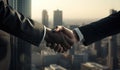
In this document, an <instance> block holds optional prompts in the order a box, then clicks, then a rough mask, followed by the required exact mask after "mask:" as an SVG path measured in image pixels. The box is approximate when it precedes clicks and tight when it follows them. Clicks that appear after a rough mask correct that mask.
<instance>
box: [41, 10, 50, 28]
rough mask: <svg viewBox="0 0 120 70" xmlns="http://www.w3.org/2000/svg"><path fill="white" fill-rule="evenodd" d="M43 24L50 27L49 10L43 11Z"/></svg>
mask: <svg viewBox="0 0 120 70" xmlns="http://www.w3.org/2000/svg"><path fill="white" fill-rule="evenodd" d="M42 24H44V25H45V26H47V27H49V23H48V13H47V10H43V11H42Z"/></svg>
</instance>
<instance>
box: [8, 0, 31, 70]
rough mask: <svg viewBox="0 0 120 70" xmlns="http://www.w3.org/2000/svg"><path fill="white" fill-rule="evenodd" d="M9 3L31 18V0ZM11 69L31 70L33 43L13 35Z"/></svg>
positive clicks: (14, 0) (10, 0) (11, 0)
mask: <svg viewBox="0 0 120 70" xmlns="http://www.w3.org/2000/svg"><path fill="white" fill-rule="evenodd" d="M9 4H10V5H11V6H12V7H13V8H14V9H16V10H17V11H18V12H20V13H22V14H23V15H24V16H26V17H29V18H31V0H9ZM11 53H12V54H11V64H10V70H31V44H29V43H28V42H25V41H23V40H21V39H18V38H16V37H14V36H11Z"/></svg>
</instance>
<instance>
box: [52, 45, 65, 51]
mask: <svg viewBox="0 0 120 70" xmlns="http://www.w3.org/2000/svg"><path fill="white" fill-rule="evenodd" d="M54 51H56V52H62V51H63V48H62V47H61V45H60V44H58V45H57V46H56V47H55V48H54Z"/></svg>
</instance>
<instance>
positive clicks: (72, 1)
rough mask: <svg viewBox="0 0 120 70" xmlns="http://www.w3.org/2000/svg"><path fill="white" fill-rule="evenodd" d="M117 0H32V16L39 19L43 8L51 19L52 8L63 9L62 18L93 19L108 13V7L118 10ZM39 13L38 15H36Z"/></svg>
mask: <svg viewBox="0 0 120 70" xmlns="http://www.w3.org/2000/svg"><path fill="white" fill-rule="evenodd" d="M119 3H120V1H119V0H114V1H113V0H92V1H91V0H32V18H33V19H37V20H38V19H41V14H39V13H41V12H42V10H43V9H46V10H47V11H48V15H49V16H50V20H53V13H54V10H56V9H60V10H62V11H63V18H64V19H95V18H103V17H106V16H108V15H109V10H110V9H115V10H120V4H119ZM38 14H39V15H38Z"/></svg>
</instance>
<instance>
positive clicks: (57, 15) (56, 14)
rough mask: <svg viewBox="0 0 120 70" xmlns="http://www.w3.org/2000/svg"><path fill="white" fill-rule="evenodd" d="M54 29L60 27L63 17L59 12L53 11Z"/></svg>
mask: <svg viewBox="0 0 120 70" xmlns="http://www.w3.org/2000/svg"><path fill="white" fill-rule="evenodd" d="M53 20H54V27H56V26H57V25H62V24H63V15H62V11H61V10H55V11H54V19H53Z"/></svg>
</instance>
